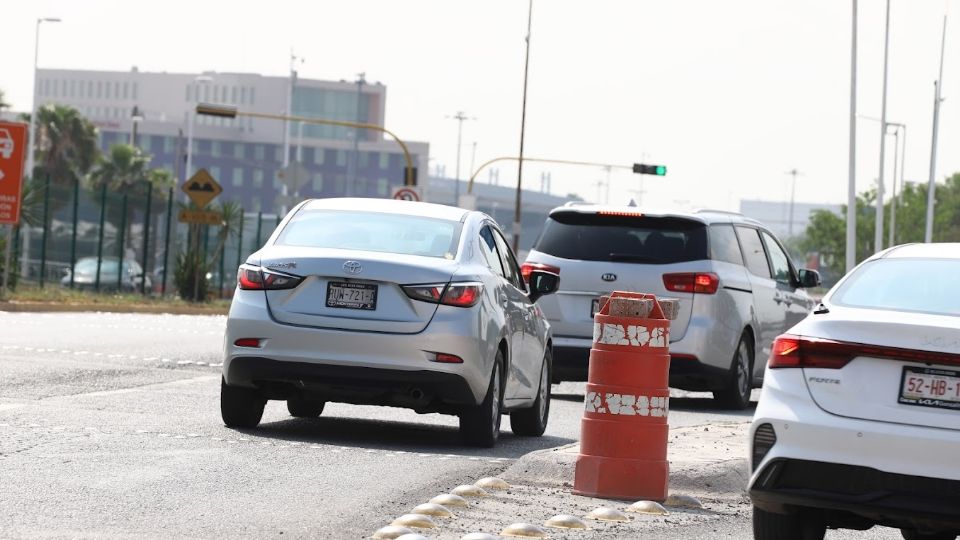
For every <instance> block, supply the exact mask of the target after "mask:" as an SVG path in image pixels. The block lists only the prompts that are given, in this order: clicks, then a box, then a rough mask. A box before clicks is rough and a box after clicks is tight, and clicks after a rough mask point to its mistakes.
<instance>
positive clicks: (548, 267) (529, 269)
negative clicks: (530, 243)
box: [520, 262, 560, 283]
mask: <svg viewBox="0 0 960 540" xmlns="http://www.w3.org/2000/svg"><path fill="white" fill-rule="evenodd" d="M534 270H543V271H545V272H552V273H554V274H558V275H559V274H560V267H559V266H553V265H552V264H543V263H529V262H525V263H523V264H522V265H520V275H521V276H523V282H524V283H530V274H532V273H533V271H534Z"/></svg>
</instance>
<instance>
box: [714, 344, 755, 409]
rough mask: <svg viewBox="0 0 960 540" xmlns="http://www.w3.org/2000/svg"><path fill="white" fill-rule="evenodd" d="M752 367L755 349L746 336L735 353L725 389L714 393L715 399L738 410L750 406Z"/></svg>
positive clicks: (724, 405)
mask: <svg viewBox="0 0 960 540" xmlns="http://www.w3.org/2000/svg"><path fill="white" fill-rule="evenodd" d="M752 366H753V348H752V347H750V343H749V342H748V341H747V336H746V335H744V336H743V337H741V338H740V344H739V345H737V350H736V351H734V353H733V362H732V363H731V365H730V372H729V373H728V374H727V381H726V383H725V387H724V388H723V389H721V390H715V391H714V392H713V397H714V399H715V400H716V401H717V403H718V404H720V405H721V406H722V407H727V408H731V409H738V410H740V409H746V408H747V407H748V406H750V391H751V390H752V389H753V380H752V379H753V377H752V373H751V367H752Z"/></svg>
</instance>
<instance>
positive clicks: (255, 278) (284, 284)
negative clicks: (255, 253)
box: [237, 264, 303, 291]
mask: <svg viewBox="0 0 960 540" xmlns="http://www.w3.org/2000/svg"><path fill="white" fill-rule="evenodd" d="M301 281H303V278H302V277H300V276H292V275H290V274H281V273H278V272H274V271H272V270H267V269H265V268H261V267H259V266H254V265H252V264H241V265H240V268H239V269H238V270H237V284H238V285H239V286H240V288H241V289H243V290H245V291H264V290H267V291H275V290H281V289H292V288H294V287H296V286H297V285H299V284H300V282H301Z"/></svg>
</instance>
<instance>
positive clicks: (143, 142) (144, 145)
mask: <svg viewBox="0 0 960 540" xmlns="http://www.w3.org/2000/svg"><path fill="white" fill-rule="evenodd" d="M151 139H153V137H151V136H150V135H144V136H142V137H140V149H141V150H143V151H144V152H149V151H150V140H151Z"/></svg>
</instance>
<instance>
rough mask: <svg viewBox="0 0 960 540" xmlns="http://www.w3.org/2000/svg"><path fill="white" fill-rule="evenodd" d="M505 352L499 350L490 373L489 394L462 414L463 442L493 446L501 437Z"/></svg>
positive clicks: (461, 433)
mask: <svg viewBox="0 0 960 540" xmlns="http://www.w3.org/2000/svg"><path fill="white" fill-rule="evenodd" d="M502 376H503V353H501V352H500V351H497V357H496V360H495V361H494V363H493V373H492V374H491V375H490V385H489V386H488V387H487V395H486V396H484V398H483V402H482V403H480V404H479V405H475V406H473V407H469V408H468V409H467V410H465V411H463V412H462V413H461V414H460V436H461V437H462V438H463V442H464V443H465V444H467V445H470V446H476V447H478V448H492V447H493V446H494V445H495V444H497V439H498V438H499V437H500V419H501V416H502V411H503V382H502V380H501V378H502Z"/></svg>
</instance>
